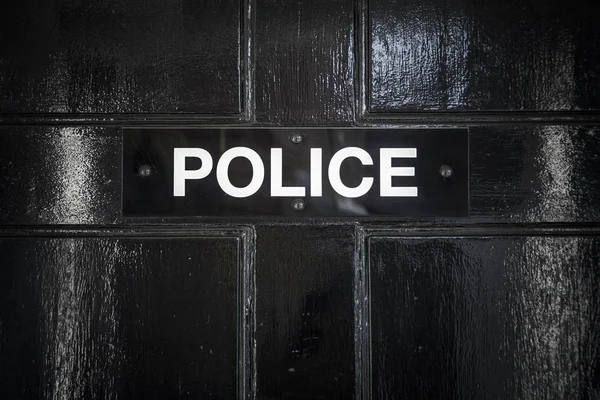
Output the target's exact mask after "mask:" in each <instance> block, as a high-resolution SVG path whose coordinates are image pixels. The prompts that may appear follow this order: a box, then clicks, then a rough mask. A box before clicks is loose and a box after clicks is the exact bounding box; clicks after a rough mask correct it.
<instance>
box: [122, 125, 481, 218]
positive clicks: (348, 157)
mask: <svg viewBox="0 0 600 400" xmlns="http://www.w3.org/2000/svg"><path fill="white" fill-rule="evenodd" d="M442 167H443V168H445V170H442V169H441V168H442ZM140 171H144V172H143V173H140ZM123 182H124V192H123V211H124V214H125V215H126V216H162V217H165V216H184V215H188V216H191V215H195V216H264V215H290V216H291V215H294V216H299V214H298V209H297V208H296V209H294V208H292V207H290V199H295V200H298V199H301V200H302V202H303V204H305V205H306V207H304V206H303V207H302V214H300V216H324V217H327V216H379V215H382V216H383V215H390V216H409V217H412V216H419V217H426V216H462V215H466V214H468V203H469V202H468V132H467V131H466V130H461V129H439V130H401V129H397V130H393V129H348V128H344V129H328V130H321V129H294V130H290V129H202V130H191V129H190V130H185V129H183V130H151V129H126V130H125V133H124V151H123Z"/></svg>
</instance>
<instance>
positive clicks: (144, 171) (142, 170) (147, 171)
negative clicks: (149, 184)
mask: <svg viewBox="0 0 600 400" xmlns="http://www.w3.org/2000/svg"><path fill="white" fill-rule="evenodd" d="M151 174H152V167H151V166H149V165H148V164H144V165H140V167H139V168H138V175H139V176H141V177H144V178H145V177H147V176H150V175H151Z"/></svg>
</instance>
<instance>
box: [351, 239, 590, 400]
mask: <svg viewBox="0 0 600 400" xmlns="http://www.w3.org/2000/svg"><path fill="white" fill-rule="evenodd" d="M393 235H394V232H393V230H390V231H383V232H378V233H377V236H375V237H369V236H367V238H366V241H365V259H366V265H365V266H364V268H365V271H366V273H367V276H368V281H369V282H370V284H368V285H367V293H368V299H369V300H368V301H367V303H364V304H368V310H369V312H370V317H368V321H370V322H366V324H368V326H369V327H370V337H369V335H365V337H364V339H365V340H366V341H367V342H365V343H366V346H365V349H368V347H369V345H370V350H371V358H370V361H371V362H370V364H365V366H366V368H367V370H370V371H371V375H370V377H371V380H370V382H371V387H370V388H368V387H366V388H365V389H366V392H367V393H368V396H369V395H370V398H372V399H404V398H410V399H466V398H477V399H515V398H545V399H567V398H568V399H593V398H597V397H598V396H599V395H600V379H599V375H598V371H600V357H599V356H598V354H600V353H599V352H600V336H599V335H598V326H599V325H600V268H599V266H600V239H599V238H598V237H595V236H594V237H590V236H587V237H577V236H572V237H539V236H527V237H525V236H518V237H445V238H443V237H405V238H402V237H393ZM364 310H367V308H366V307H363V311H364ZM367 315H368V312H367ZM367 398H369V397H367Z"/></svg>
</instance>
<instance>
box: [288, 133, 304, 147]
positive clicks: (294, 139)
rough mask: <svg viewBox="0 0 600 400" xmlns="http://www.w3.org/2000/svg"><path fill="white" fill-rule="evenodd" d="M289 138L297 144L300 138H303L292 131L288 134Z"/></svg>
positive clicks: (300, 140)
mask: <svg viewBox="0 0 600 400" xmlns="http://www.w3.org/2000/svg"><path fill="white" fill-rule="evenodd" d="M290 140H291V141H292V143H294V144H298V143H300V142H302V140H304V137H302V135H301V134H299V133H292V134H291V135H290Z"/></svg>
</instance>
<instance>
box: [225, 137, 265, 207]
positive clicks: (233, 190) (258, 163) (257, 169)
mask: <svg viewBox="0 0 600 400" xmlns="http://www.w3.org/2000/svg"><path fill="white" fill-rule="evenodd" d="M237 157H244V158H245V159H247V160H248V161H250V164H252V180H251V181H250V183H249V184H248V186H245V187H241V188H240V187H237V186H233V185H232V184H231V181H230V180H229V175H228V172H229V164H231V161H233V159H234V158H237ZM264 180H265V166H264V164H263V161H262V159H261V158H260V156H259V155H258V153H257V152H255V151H254V150H252V149H249V148H248V147H234V148H231V149H229V150H227V151H226V152H225V153H223V155H222V156H221V159H220V160H219V163H218V164H217V182H219V186H221V189H223V191H224V192H225V193H227V194H228V195H230V196H231V197H238V198H242V197H249V196H252V195H253V194H254V193H256V192H258V190H259V189H260V187H261V186H262V184H263V181H264Z"/></svg>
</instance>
